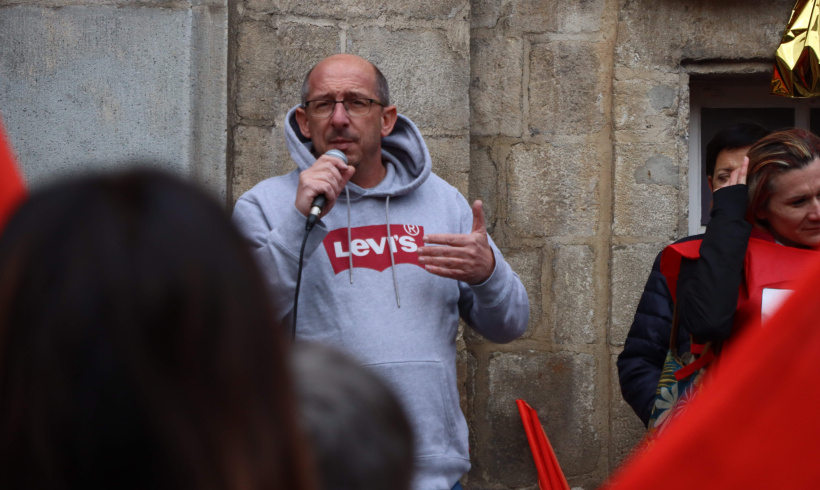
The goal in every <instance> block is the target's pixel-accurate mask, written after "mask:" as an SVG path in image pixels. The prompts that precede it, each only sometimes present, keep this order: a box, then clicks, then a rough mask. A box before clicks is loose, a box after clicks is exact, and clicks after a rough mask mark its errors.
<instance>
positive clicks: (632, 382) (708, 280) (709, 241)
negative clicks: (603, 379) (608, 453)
mask: <svg viewBox="0 0 820 490" xmlns="http://www.w3.org/2000/svg"><path fill="white" fill-rule="evenodd" d="M746 192H747V189H746V186H745V185H736V186H731V187H725V188H723V189H719V190H718V191H717V192H715V194H714V206H713V208H712V213H711V216H712V218H711V222H710V223H709V228H708V229H707V231H706V233H705V234H704V235H694V236H690V237H686V238H683V239H681V240H678V241H677V242H675V243H680V242H685V241H689V240H696V239H702V240H703V243H702V245H701V247H700V258H699V259H698V260H696V261H692V260H684V261H683V263H682V264H681V270H680V274H679V277H678V298H679V308H680V313H679V315H680V325H679V330H678V339H677V347H678V349H677V350H678V353H679V354H683V353H684V352H687V351H688V350H689V337H690V332H691V333H692V334H693V335H694V337H695V340H697V341H699V342H705V341H707V340H720V339H725V338H727V337H728V336H729V333H730V332H731V328H732V322H733V321H734V312H735V307H736V305H737V294H738V288H739V287H740V282H741V280H742V271H743V259H744V256H745V254H746V245H747V243H748V241H749V234H750V232H751V225H750V224H749V223H747V222H746V221H745V220H744V215H745V211H746V202H747V197H746ZM660 257H661V256H660V254H658V256H657V257H656V258H655V263H654V264H653V265H652V271H651V272H650V273H649V279H647V281H646V286H645V287H644V291H643V294H642V295H641V300H640V301H639V302H638V308H637V311H636V312H635V318H634V319H633V321H632V326H631V327H630V328H629V333H628V334H627V337H626V341H625V342H624V350H623V351H622V352H621V354H620V355H619V356H618V361H617V366H618V377H619V380H620V383H621V394H622V395H623V397H624V400H626V402H627V403H629V405H630V406H631V407H632V409H633V410H634V411H635V413H636V414H637V415H638V417H640V419H641V421H643V423H644V425H647V424H648V423H649V417H650V415H651V414H652V404H653V402H654V399H655V392H656V390H657V387H658V381H659V380H660V377H661V370H662V369H663V363H664V360H665V359H666V353H667V351H668V350H669V333H670V331H671V327H672V312H673V308H674V302H673V299H672V295H671V293H670V292H669V288H668V287H667V284H666V278H665V277H664V276H663V275H662V274H661V272H660Z"/></svg>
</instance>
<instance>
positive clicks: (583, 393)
mask: <svg viewBox="0 0 820 490" xmlns="http://www.w3.org/2000/svg"><path fill="white" fill-rule="evenodd" d="M598 369H600V366H597V363H596V362H595V358H594V357H593V356H591V355H589V354H578V353H570V352H558V353H544V352H534V351H527V352H518V353H505V354H494V355H493V356H492V358H491V359H490V365H489V373H488V374H489V392H490V393H491V394H492V396H491V397H490V398H489V401H488V406H487V412H486V414H485V417H486V419H487V420H486V422H482V425H486V427H487V431H488V434H489V435H490V437H489V438H488V440H489V441H490V443H489V446H488V447H486V448H483V451H482V453H481V456H482V458H486V460H484V461H482V463H481V466H482V467H483V468H484V470H485V471H484V473H485V474H486V476H487V479H488V480H489V481H490V482H492V483H497V484H501V483H503V484H504V485H505V486H506V487H509V488H518V487H522V486H525V485H533V484H534V483H535V482H536V472H535V467H534V465H533V462H532V454H531V452H530V448H529V446H528V444H527V438H526V436H525V434H524V430H523V428H522V427H521V418H520V416H519V413H518V409H517V406H516V403H515V400H516V399H519V398H520V399H523V400H524V401H526V402H527V403H529V404H530V406H532V407H533V408H534V409H535V410H536V411H537V412H538V416H539V418H540V420H541V424H542V426H543V427H544V431H545V432H546V434H547V437H548V438H549V440H550V443H551V444H552V447H553V449H554V450H555V454H556V456H557V458H558V461H559V462H560V464H561V467H562V469H563V471H564V474H565V475H566V476H567V478H568V479H569V480H570V482H571V483H574V482H573V477H575V476H581V475H584V474H588V473H591V472H593V471H595V470H596V468H597V464H598V463H597V461H598V458H599V457H600V453H601V438H602V437H605V436H604V435H603V434H601V433H600V429H599V427H597V425H596V423H595V421H594V419H595V407H596V406H597V405H598V403H599V400H598V393H600V392H601V391H600V390H598V389H597V388H596V383H595V380H596V379H597V378H596V373H597V370H598Z"/></svg>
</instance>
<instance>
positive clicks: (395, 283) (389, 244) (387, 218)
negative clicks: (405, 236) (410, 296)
mask: <svg viewBox="0 0 820 490" xmlns="http://www.w3.org/2000/svg"><path fill="white" fill-rule="evenodd" d="M384 219H385V221H387V248H388V249H389V250H390V272H392V273H393V290H394V291H396V306H397V307H398V308H401V300H400V299H399V282H398V280H396V260H395V259H394V258H393V242H391V240H392V239H393V235H391V234H390V196H387V198H386V199H385V201H384Z"/></svg>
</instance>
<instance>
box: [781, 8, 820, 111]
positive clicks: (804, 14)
mask: <svg viewBox="0 0 820 490" xmlns="http://www.w3.org/2000/svg"><path fill="white" fill-rule="evenodd" d="M818 17H820V0H798V2H797V4H796V5H795V6H794V9H793V10H792V16H791V19H789V24H788V26H787V27H786V32H785V33H784V34H783V39H782V40H781V41H780V46H779V47H778V48H777V52H776V53H775V62H774V72H773V73H772V93H773V94H775V95H783V96H785V97H817V96H820V56H819V55H820V32H818V30H819V29H820V23H818Z"/></svg>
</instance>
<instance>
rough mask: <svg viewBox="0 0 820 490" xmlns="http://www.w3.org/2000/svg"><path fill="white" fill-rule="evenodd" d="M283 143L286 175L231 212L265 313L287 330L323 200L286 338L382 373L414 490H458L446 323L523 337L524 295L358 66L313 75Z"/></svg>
mask: <svg viewBox="0 0 820 490" xmlns="http://www.w3.org/2000/svg"><path fill="white" fill-rule="evenodd" d="M285 136H286V139H287V144H288V149H289V151H290V155H291V157H292V158H293V160H294V161H295V162H296V164H297V165H298V170H295V171H293V172H291V173H289V174H287V175H283V176H279V177H274V178H271V179H267V180H265V181H263V182H261V183H259V184H258V185H256V186H255V187H254V188H253V189H251V190H250V191H248V192H247V193H245V194H244V195H243V196H242V197H241V198H240V199H239V201H238V202H237V203H236V208H235V210H234V215H233V219H234V222H235V223H236V225H237V226H238V227H239V228H240V230H241V231H242V233H243V234H244V235H245V236H246V237H247V238H248V240H250V242H251V244H252V246H253V248H254V253H255V255H256V258H257V261H258V262H259V264H260V265H261V267H262V268H263V269H264V273H265V276H266V278H267V281H268V284H269V287H270V294H271V296H272V300H273V304H274V307H275V309H276V314H277V317H278V318H280V319H281V320H282V322H283V324H290V322H291V320H292V313H293V297H294V292H295V290H296V286H297V270H298V268H299V256H300V249H301V247H302V239H303V236H304V233H305V221H306V217H307V216H308V215H309V213H310V208H311V204H312V203H313V201H314V199H315V198H316V197H317V196H319V195H323V196H324V197H325V199H326V203H325V204H324V207H323V208H322V211H321V215H320V219H319V220H318V221H317V222H316V227H315V228H314V229H313V231H312V232H311V233H310V234H309V235H308V237H307V242H306V244H305V248H304V269H303V271H302V278H301V285H300V293H299V295H300V297H299V303H298V319H297V322H298V323H297V324H296V333H295V335H296V338H297V339H298V340H309V341H317V342H321V343H325V344H329V345H332V346H336V347H338V348H340V349H343V350H345V351H347V352H349V353H351V354H352V355H353V356H355V357H356V358H358V359H359V360H360V361H361V362H362V364H364V365H366V366H368V367H369V368H371V369H373V370H374V371H375V372H377V373H378V374H379V375H381V376H382V377H383V378H384V379H385V380H386V381H387V382H388V384H389V385H390V386H391V387H392V388H393V390H394V391H395V392H396V394H397V395H398V397H399V399H400V400H401V402H402V405H403V407H404V409H405V410H406V411H407V414H408V416H409V418H410V421H411V424H412V425H413V429H414V436H415V440H416V451H415V455H416V476H415V480H414V485H413V487H414V488H416V489H424V490H450V489H451V488H456V489H458V488H460V487H461V486H460V483H459V482H458V480H459V478H460V477H461V476H462V475H463V474H464V473H466V472H467V471H468V470H469V469H470V461H469V454H468V448H467V439H468V434H467V423H466V421H465V419H464V415H463V414H462V413H461V410H460V408H459V397H458V389H457V386H456V361H455V358H456V333H457V329H458V320H459V317H461V318H463V319H464V321H465V322H466V323H467V324H468V325H469V326H470V327H472V328H473V329H475V330H476V331H477V332H479V333H480V334H481V335H483V336H484V337H486V338H487V339H489V340H491V341H494V342H509V341H511V340H513V339H515V338H517V337H519V336H521V335H522V334H523V333H524V331H525V330H526V328H527V321H528V319H529V301H528V299H527V293H526V291H525V290H524V286H523V285H522V284H521V280H520V279H519V278H518V276H517V275H516V274H515V272H513V271H512V269H511V268H510V266H509V264H507V262H506V261H505V260H504V258H503V256H502V255H501V252H499V250H498V248H497V247H496V246H495V244H494V243H493V242H492V240H491V239H490V237H489V235H488V234H487V231H486V228H485V224H484V213H483V211H482V208H481V202H480V201H476V202H475V203H474V204H473V206H472V208H471V207H470V205H469V204H468V203H467V201H466V200H465V199H464V197H463V196H462V195H461V194H460V193H459V192H458V191H457V190H456V189H455V188H454V187H452V186H451V185H449V184H447V183H446V182H445V181H444V180H442V179H441V178H439V177H438V176H437V175H435V174H434V173H432V171H431V168H432V162H431V160H430V154H429V152H428V151H427V146H426V145H425V143H424V139H423V138H422V136H421V133H420V132H419V130H418V128H416V126H415V125H414V124H413V123H412V122H411V121H410V120H409V119H407V118H406V117H404V116H402V115H400V114H398V113H397V111H396V107H395V106H392V105H390V96H389V91H388V86H387V81H386V80H385V78H384V76H383V75H382V74H381V72H380V71H379V70H378V69H377V68H376V67H375V66H374V65H372V64H371V63H370V62H368V61H366V60H364V59H362V58H359V57H358V56H353V55H347V54H338V55H334V56H331V57H329V58H326V59H324V60H323V61H321V62H319V63H318V64H317V65H316V66H314V67H313V69H312V70H311V71H310V72H309V73H308V75H307V77H306V78H305V83H304V85H303V87H302V103H301V104H300V105H299V106H297V107H294V108H293V109H291V110H290V111H289V112H288V114H287V117H286V124H285ZM333 149H336V150H341V151H342V152H343V153H344V155H345V157H346V159H347V163H345V162H344V159H343V158H339V157H338V156H333V155H332V153H333V152H331V154H328V151H329V150H333Z"/></svg>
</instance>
